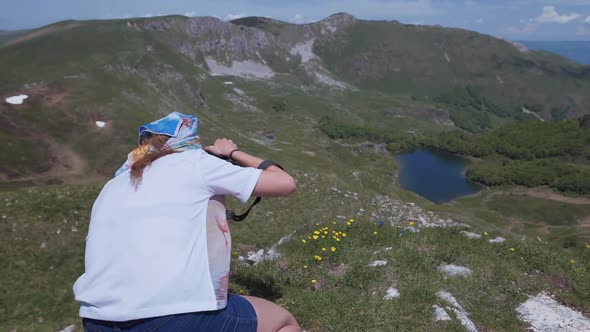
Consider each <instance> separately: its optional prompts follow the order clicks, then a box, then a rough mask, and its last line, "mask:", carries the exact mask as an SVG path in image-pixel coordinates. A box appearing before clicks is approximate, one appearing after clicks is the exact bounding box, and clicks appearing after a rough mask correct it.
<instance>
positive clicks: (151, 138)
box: [131, 133, 176, 189]
mask: <svg viewBox="0 0 590 332" xmlns="http://www.w3.org/2000/svg"><path fill="white" fill-rule="evenodd" d="M169 138H170V136H167V135H160V134H152V133H148V134H147V135H145V136H144V137H142V139H141V145H142V146H143V145H151V147H153V148H154V149H150V150H149V151H147V152H146V153H145V154H144V155H143V156H142V157H141V158H139V159H138V160H136V161H135V162H134V163H133V164H132V165H131V183H132V184H133V186H134V187H135V189H137V187H139V185H140V184H141V180H142V178H143V170H144V169H145V168H146V167H148V166H150V165H151V164H152V163H153V162H154V161H156V160H157V159H159V158H161V157H164V156H166V155H169V154H172V153H176V151H175V150H174V149H172V148H170V147H169V146H168V145H166V142H167V141H168V139H169Z"/></svg>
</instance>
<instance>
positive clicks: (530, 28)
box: [508, 22, 538, 35]
mask: <svg viewBox="0 0 590 332" xmlns="http://www.w3.org/2000/svg"><path fill="white" fill-rule="evenodd" d="M537 26H538V25H537V24H536V23H532V22H529V23H526V24H525V25H524V26H523V27H521V28H519V27H509V28H508V32H511V33H514V34H519V35H528V34H531V33H533V32H535V31H537Z"/></svg>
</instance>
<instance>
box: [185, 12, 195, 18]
mask: <svg viewBox="0 0 590 332" xmlns="http://www.w3.org/2000/svg"><path fill="white" fill-rule="evenodd" d="M184 16H187V17H193V16H195V12H186V13H184Z"/></svg>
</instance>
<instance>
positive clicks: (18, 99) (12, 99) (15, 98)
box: [6, 95, 29, 105]
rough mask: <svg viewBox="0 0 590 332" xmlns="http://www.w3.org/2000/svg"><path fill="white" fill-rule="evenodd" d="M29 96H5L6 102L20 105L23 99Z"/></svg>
mask: <svg viewBox="0 0 590 332" xmlns="http://www.w3.org/2000/svg"><path fill="white" fill-rule="evenodd" d="M27 98H29V96H27V95H18V96H12V97H8V98H6V102H7V103H9V104H12V105H21V104H22V103H23V101H24V100H25V99H27Z"/></svg>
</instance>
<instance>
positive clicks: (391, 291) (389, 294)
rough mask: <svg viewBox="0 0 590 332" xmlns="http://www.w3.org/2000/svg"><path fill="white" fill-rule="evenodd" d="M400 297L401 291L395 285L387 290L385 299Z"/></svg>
mask: <svg viewBox="0 0 590 332" xmlns="http://www.w3.org/2000/svg"><path fill="white" fill-rule="evenodd" d="M398 297H399V291H398V290H397V289H395V288H393V287H391V288H389V289H388V290H387V294H385V296H384V297H383V299H384V300H393V299H396V298H398Z"/></svg>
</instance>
